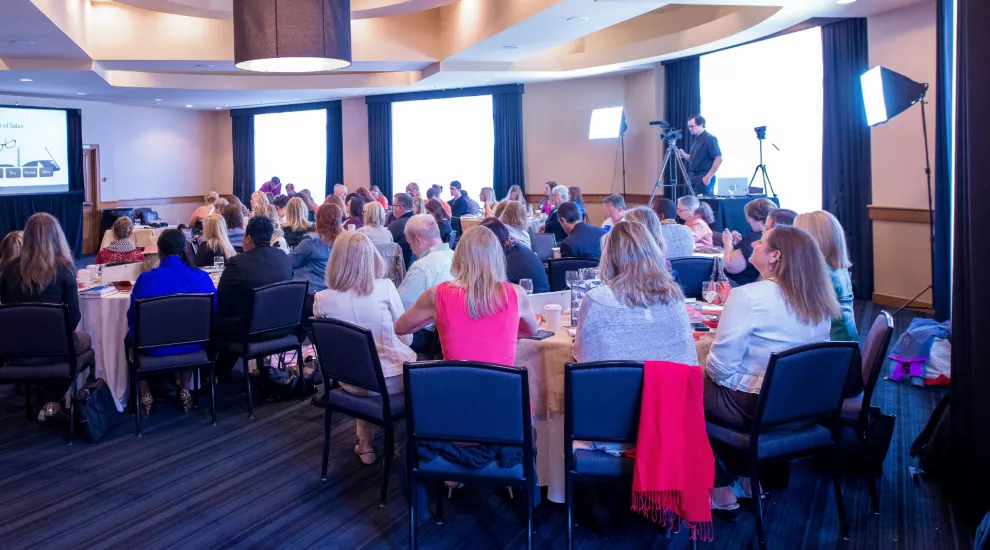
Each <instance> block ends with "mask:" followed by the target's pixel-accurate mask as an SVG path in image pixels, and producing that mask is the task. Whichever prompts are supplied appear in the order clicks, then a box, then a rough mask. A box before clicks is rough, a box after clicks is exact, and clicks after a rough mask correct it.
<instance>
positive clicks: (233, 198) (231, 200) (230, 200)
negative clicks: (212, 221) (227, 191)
mask: <svg viewBox="0 0 990 550" xmlns="http://www.w3.org/2000/svg"><path fill="white" fill-rule="evenodd" d="M227 204H228V205H233V206H236V207H237V208H240V209H241V217H242V218H247V217H250V216H251V211H250V210H248V207H246V206H244V203H243V202H241V199H239V198H237V195H227ZM224 210H226V207H224V208H221V209H220V215H221V216H222V215H223V211H224ZM241 225H243V224H241ZM227 229H230V224H227Z"/></svg>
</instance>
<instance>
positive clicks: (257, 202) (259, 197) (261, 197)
mask: <svg viewBox="0 0 990 550" xmlns="http://www.w3.org/2000/svg"><path fill="white" fill-rule="evenodd" d="M265 204H271V202H270V201H269V200H268V195H266V194H264V193H262V192H261V191H255V192H254V193H251V215H252V216H257V215H258V209H259V208H260V207H261V206H263V205H265Z"/></svg>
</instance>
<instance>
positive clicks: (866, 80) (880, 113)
mask: <svg viewBox="0 0 990 550" xmlns="http://www.w3.org/2000/svg"><path fill="white" fill-rule="evenodd" d="M860 82H861V83H862V85H863V103H865V104H866V123H867V124H868V125H870V126H873V125H875V124H880V123H881V122H886V121H887V103H886V102H885V101H884V99H883V76H882V73H881V71H880V67H873V68H872V69H870V70H869V71H867V72H865V73H863V76H861V77H860Z"/></svg>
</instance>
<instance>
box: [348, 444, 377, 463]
mask: <svg viewBox="0 0 990 550" xmlns="http://www.w3.org/2000/svg"><path fill="white" fill-rule="evenodd" d="M354 454H356V455H358V458H360V459H361V463H362V464H364V465H365V466H370V465H372V464H374V463H375V460H377V459H378V457H376V456H375V451H368V452H365V453H362V452H361V446H360V445H355V446H354Z"/></svg>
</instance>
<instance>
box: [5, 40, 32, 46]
mask: <svg viewBox="0 0 990 550" xmlns="http://www.w3.org/2000/svg"><path fill="white" fill-rule="evenodd" d="M10 43H11V44H14V45H17V46H33V45H34V41H33V40H11V41H10Z"/></svg>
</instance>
